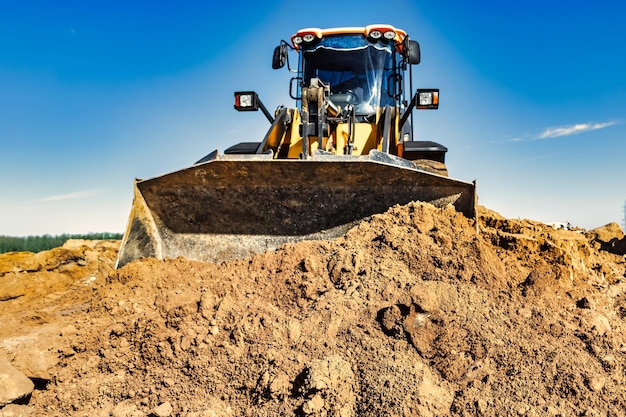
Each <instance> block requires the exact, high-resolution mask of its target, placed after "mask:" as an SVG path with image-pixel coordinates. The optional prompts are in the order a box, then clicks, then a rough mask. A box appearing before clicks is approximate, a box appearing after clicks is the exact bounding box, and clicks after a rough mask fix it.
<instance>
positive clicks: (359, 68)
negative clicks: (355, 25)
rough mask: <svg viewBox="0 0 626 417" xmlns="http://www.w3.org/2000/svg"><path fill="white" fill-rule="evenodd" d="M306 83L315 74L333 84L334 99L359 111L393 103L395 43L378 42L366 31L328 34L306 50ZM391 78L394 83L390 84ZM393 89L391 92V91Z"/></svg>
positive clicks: (332, 95)
mask: <svg viewBox="0 0 626 417" xmlns="http://www.w3.org/2000/svg"><path fill="white" fill-rule="evenodd" d="M302 58H303V63H302V70H303V76H304V83H305V85H310V83H311V78H319V79H320V80H322V81H323V82H324V83H326V84H330V90H331V96H330V99H331V101H333V102H335V104H339V105H340V106H342V105H344V104H352V105H353V106H354V108H355V112H356V114H357V115H370V114H374V113H376V109H377V108H378V107H381V106H388V105H391V106H393V105H394V104H395V101H394V98H393V97H392V95H393V93H394V92H393V91H391V92H390V91H389V89H390V88H393V79H394V78H393V77H391V78H390V76H391V75H392V74H393V67H394V65H393V47H392V45H390V44H381V43H378V44H374V43H371V42H369V41H368V40H367V39H366V38H365V37H364V36H362V35H334V36H325V37H324V38H322V39H321V40H320V42H319V43H317V44H315V45H313V46H309V47H308V48H307V47H305V48H304V49H303V52H302ZM389 81H391V83H392V85H391V86H389V85H388V84H389ZM390 93H391V95H390Z"/></svg>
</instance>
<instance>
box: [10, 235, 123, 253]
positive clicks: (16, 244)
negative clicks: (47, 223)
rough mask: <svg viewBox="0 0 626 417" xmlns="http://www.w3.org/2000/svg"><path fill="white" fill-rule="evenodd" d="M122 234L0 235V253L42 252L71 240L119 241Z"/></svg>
mask: <svg viewBox="0 0 626 417" xmlns="http://www.w3.org/2000/svg"><path fill="white" fill-rule="evenodd" d="M121 238H122V234H121V233H88V234H82V235H80V234H79V235H71V234H62V235H56V236H51V235H41V236H23V237H15V236H2V235H0V253H5V252H41V251H43V250H50V249H52V248H56V247H58V246H62V245H63V244H64V243H65V242H67V241H68V240H69V239H86V240H109V239H114V240H119V239H121Z"/></svg>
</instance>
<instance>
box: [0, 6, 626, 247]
mask: <svg viewBox="0 0 626 417" xmlns="http://www.w3.org/2000/svg"><path fill="white" fill-rule="evenodd" d="M383 6H384V7H383ZM347 10H349V11H350V12H349V13H348V12H346V11H347ZM316 11H317V12H316ZM624 21H626V5H623V4H621V3H620V2H616V1H611V2H608V1H603V0H600V1H595V2H577V1H570V2H567V3H562V2H546V1H545V0H543V1H541V2H540V1H534V0H531V1H525V2H515V3H513V2H500V1H474V2H467V1H460V0H458V1H442V2H432V1H402V0H401V1H396V2H393V6H391V5H388V6H385V3H383V2H380V1H368V0H365V1H358V2H343V3H337V2H330V1H326V0H321V1H317V2H316V3H315V7H314V8H311V7H307V8H306V9H303V8H298V6H297V4H295V3H293V2H287V1H284V2H274V3H271V5H269V6H266V5H263V4H262V2H256V1H254V2H253V1H239V2H229V3H227V4H224V5H223V6H222V8H221V9H216V8H215V6H214V3H210V2H201V1H188V2H184V3H183V4H175V3H174V2H147V1H135V2H122V1H115V0H112V1H107V2H102V1H93V2H85V1H65V0H60V1H57V2H50V1H32V0H23V1H21V2H10V1H0V155H1V156H2V163H1V164H0V178H1V181H0V195H1V196H2V197H1V198H0V235H13V236H22V235H32V234H45V233H49V234H60V233H86V232H101V231H109V232H122V231H123V230H124V228H125V226H126V221H127V218H128V214H129V211H130V207H131V202H132V183H133V179H134V178H136V177H137V178H150V177H153V176H156V175H160V174H164V173H167V172H170V171H173V170H178V169H181V168H184V167H186V166H189V165H190V164H192V163H193V162H195V161H196V160H198V159H200V158H201V157H203V156H204V155H206V154H208V153H209V152H211V151H212V150H214V149H220V150H223V149H225V148H226V147H228V146H229V145H231V144H234V143H237V142H240V141H253V140H260V139H261V138H262V136H263V135H264V133H265V130H266V129H267V127H268V124H267V121H266V120H265V118H264V117H263V115H262V114H261V113H237V112H236V111H235V110H234V109H233V107H232V103H233V91H236V90H249V89H250V90H251V89H254V90H256V91H257V92H258V93H259V95H260V96H261V98H262V99H263V101H264V103H265V104H266V105H267V107H268V108H270V109H274V108H276V107H277V106H278V105H280V104H284V105H289V106H293V102H292V101H291V99H289V95H288V84H289V79H290V74H289V73H288V72H287V71H286V69H283V70H279V71H275V70H272V69H271V55H272V51H273V48H274V47H275V46H276V45H278V43H279V41H280V40H281V39H288V38H289V37H290V36H291V35H292V34H293V33H294V32H295V31H297V30H298V29H300V28H303V27H322V28H324V27H337V26H364V25H367V24H371V23H388V24H392V25H395V26H397V27H400V28H403V29H405V30H406V31H407V32H408V33H409V35H410V36H411V38H412V39H416V40H418V41H419V42H420V45H421V48H422V63H421V64H420V65H419V66H417V67H415V68H414V71H413V74H414V87H416V88H417V87H437V88H440V90H441V104H440V108H439V110H437V111H434V112H432V111H427V112H419V113H416V116H415V124H416V134H417V137H418V138H419V139H423V140H434V141H437V142H440V143H442V144H444V145H445V146H447V147H448V148H449V152H448V156H447V163H448V169H449V171H450V175H451V176H452V177H455V178H459V179H463V180H468V181H471V180H474V179H476V180H477V181H478V193H479V203H480V204H482V205H485V206H487V207H488V208H490V209H492V210H495V211H498V212H500V213H501V214H503V215H505V216H507V217H515V218H517V217H519V218H529V219H533V220H539V221H544V222H570V223H572V224H573V225H575V226H580V227H584V228H587V229H591V228H594V227H598V226H601V225H604V224H606V223H609V222H618V223H621V222H622V220H623V208H624V201H625V200H626V184H625V179H626V163H625V162H626V161H625V155H626V142H625V141H624V138H625V137H626V76H625V75H624V74H626V54H625V53H624V52H625V48H626V47H625V46H624V45H626V31H625V30H624V29H623V22H624Z"/></svg>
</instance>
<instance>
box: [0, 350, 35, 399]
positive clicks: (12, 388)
mask: <svg viewBox="0 0 626 417" xmlns="http://www.w3.org/2000/svg"><path fill="white" fill-rule="evenodd" d="M34 388H35V384H33V381H31V380H30V379H28V378H27V377H26V376H25V375H24V374H22V373H21V372H20V371H18V370H17V369H15V368H14V367H13V366H12V365H11V363H10V362H9V361H8V360H7V359H6V358H5V357H4V356H2V355H0V407H2V406H5V405H7V404H10V403H13V402H16V401H19V400H24V399H26V398H27V397H28V396H29V395H30V394H31V393H32V392H33V389H34Z"/></svg>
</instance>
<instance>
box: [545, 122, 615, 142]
mask: <svg viewBox="0 0 626 417" xmlns="http://www.w3.org/2000/svg"><path fill="white" fill-rule="evenodd" d="M614 124H616V122H604V123H578V124H575V125H571V126H562V127H550V128H548V129H546V130H544V131H543V132H541V134H540V135H539V136H538V137H537V139H551V138H558V137H560V136H570V135H576V134H579V133H583V132H588V131H590V130H598V129H604V128H605V127H609V126H613V125H614Z"/></svg>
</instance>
